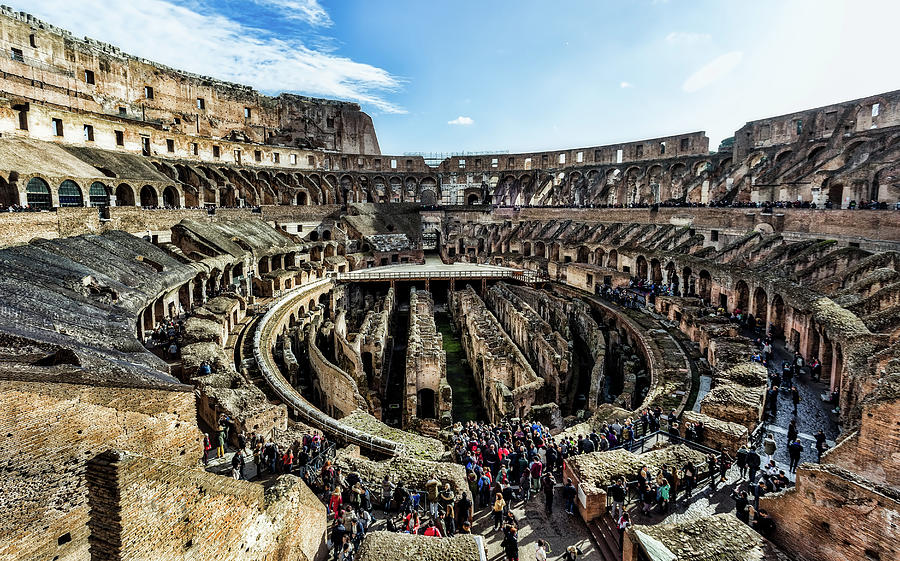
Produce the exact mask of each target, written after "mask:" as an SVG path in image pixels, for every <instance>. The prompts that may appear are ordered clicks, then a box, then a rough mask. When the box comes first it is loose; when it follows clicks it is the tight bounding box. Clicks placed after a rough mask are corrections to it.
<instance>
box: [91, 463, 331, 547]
mask: <svg viewBox="0 0 900 561" xmlns="http://www.w3.org/2000/svg"><path fill="white" fill-rule="evenodd" d="M86 479H87V486H88V491H89V501H90V522H89V526H90V528H91V538H90V551H91V559H92V560H93V561H114V560H115V561H118V560H123V559H135V560H137V559H142V560H143V559H147V560H150V559H153V560H160V561H162V560H173V561H174V560H180V559H198V560H201V559H203V560H206V559H208V560H217V561H218V560H226V559H241V560H245V561H253V560H260V561H262V560H266V561H280V560H288V559H290V560H292V561H297V560H300V561H310V560H313V559H315V558H316V555H317V553H318V552H319V550H320V549H321V548H322V546H323V545H324V536H325V529H326V516H325V507H324V505H322V503H321V502H320V501H319V500H318V498H317V497H316V496H315V495H314V494H313V492H312V491H310V490H309V488H308V487H307V486H306V485H305V484H304V483H303V482H302V481H301V480H300V479H298V478H296V477H294V476H291V475H285V476H281V477H280V478H279V479H278V480H276V481H275V482H271V483H269V484H267V485H266V487H265V488H264V487H263V486H262V485H260V484H258V483H251V482H249V481H235V480H234V479H231V478H229V477H223V476H219V475H215V474H212V473H208V472H206V471H203V470H200V469H192V468H187V467H184V466H179V465H176V464H170V463H166V462H162V461H158V460H152V459H149V458H145V457H141V456H136V455H131V454H126V453H121V452H117V451H109V452H106V453H104V454H102V455H100V456H98V457H97V458H94V459H93V460H91V461H90V462H88V469H87V474H86Z"/></svg>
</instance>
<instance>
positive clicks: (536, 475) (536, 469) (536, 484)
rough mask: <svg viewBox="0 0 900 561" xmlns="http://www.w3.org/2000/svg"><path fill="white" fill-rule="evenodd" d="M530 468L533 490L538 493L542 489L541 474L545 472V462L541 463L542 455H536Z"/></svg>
mask: <svg viewBox="0 0 900 561" xmlns="http://www.w3.org/2000/svg"><path fill="white" fill-rule="evenodd" d="M529 469H530V470H531V490H532V491H534V492H535V493H537V492H538V491H540V490H541V475H542V474H543V472H544V464H543V463H541V458H540V456H538V455H535V456H534V459H533V460H532V461H531V465H530V466H529Z"/></svg>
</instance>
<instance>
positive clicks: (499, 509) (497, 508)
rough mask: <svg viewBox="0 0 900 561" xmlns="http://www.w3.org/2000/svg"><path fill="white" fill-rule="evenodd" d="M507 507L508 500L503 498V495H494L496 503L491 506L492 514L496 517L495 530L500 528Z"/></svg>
mask: <svg viewBox="0 0 900 561" xmlns="http://www.w3.org/2000/svg"><path fill="white" fill-rule="evenodd" d="M505 509H506V501H505V500H503V495H502V494H500V493H497V494H496V495H495V496H494V505H493V506H492V507H491V514H492V515H493V517H494V531H495V532H496V531H497V530H499V529H500V525H501V524H502V522H503V512H504V510H505Z"/></svg>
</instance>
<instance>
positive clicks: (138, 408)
mask: <svg viewBox="0 0 900 561" xmlns="http://www.w3.org/2000/svg"><path fill="white" fill-rule="evenodd" d="M0 411H2V413H0V432H2V434H3V435H4V438H3V440H2V441H0V456H2V457H3V458H4V462H5V465H4V472H5V475H4V477H3V478H2V479H0V496H2V497H3V500H2V501H0V520H2V522H0V559H16V560H32V559H33V560H40V561H46V560H49V559H54V558H56V559H57V561H67V560H76V559H77V560H82V559H87V558H88V555H87V536H88V528H87V517H88V506H87V497H86V488H85V486H84V469H85V461H86V460H87V459H89V458H91V457H93V456H95V455H97V454H98V453H100V452H102V451H104V450H106V449H108V448H111V447H117V448H121V449H126V450H134V451H137V452H140V453H143V454H147V455H150V456H153V457H156V458H163V459H166V460H169V461H171V462H175V463H178V464H182V465H185V466H187V465H193V464H195V463H196V462H197V459H198V457H199V454H200V438H201V435H200V433H199V431H197V428H196V410H195V406H194V394H193V393H192V392H190V391H166V390H156V389H139V388H106V387H88V386H81V385H74V384H62V383H59V384H57V383H46V382H41V383H37V382H21V381H13V380H2V381H0Z"/></svg>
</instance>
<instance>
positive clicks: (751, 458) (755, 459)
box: [747, 449, 762, 483]
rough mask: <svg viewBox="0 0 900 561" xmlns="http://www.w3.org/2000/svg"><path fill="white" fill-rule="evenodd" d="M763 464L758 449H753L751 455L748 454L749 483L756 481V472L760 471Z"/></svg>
mask: <svg viewBox="0 0 900 561" xmlns="http://www.w3.org/2000/svg"><path fill="white" fill-rule="evenodd" d="M761 462H762V458H760V457H759V453H758V452H757V451H756V449H751V450H750V453H749V454H747V470H748V471H749V477H748V481H750V483H753V482H754V481H756V472H757V471H758V470H759V465H760V463H761Z"/></svg>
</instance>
